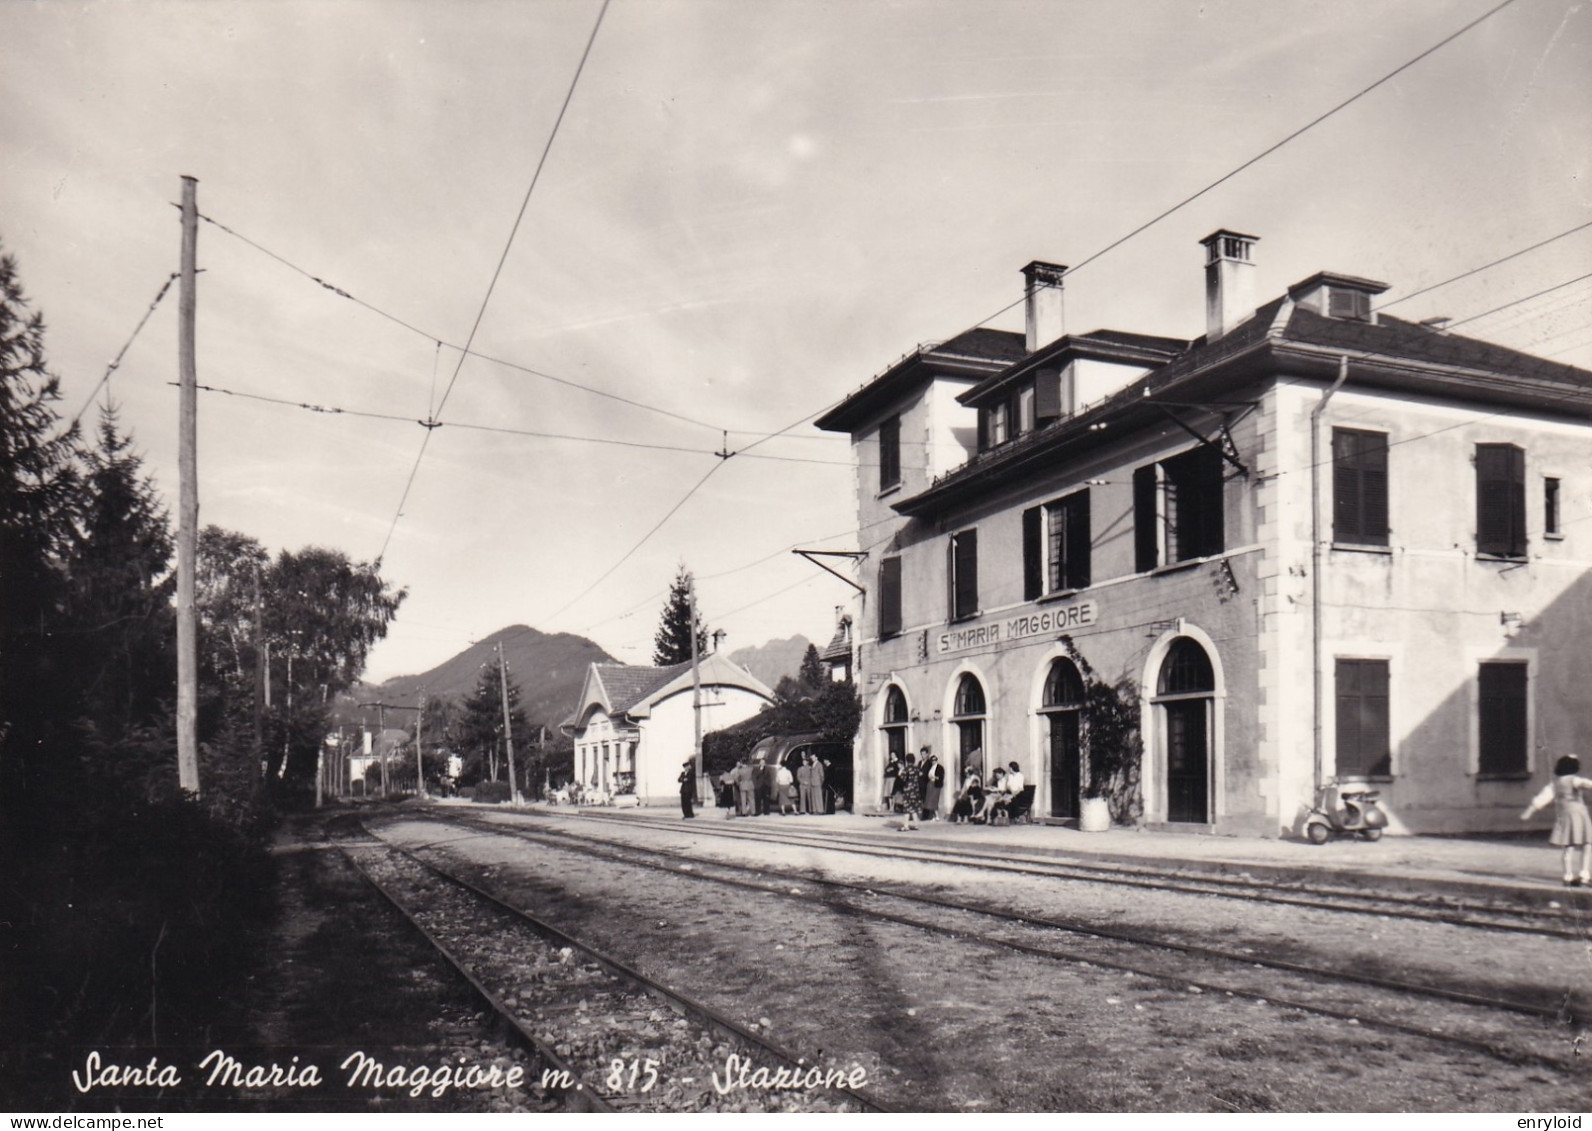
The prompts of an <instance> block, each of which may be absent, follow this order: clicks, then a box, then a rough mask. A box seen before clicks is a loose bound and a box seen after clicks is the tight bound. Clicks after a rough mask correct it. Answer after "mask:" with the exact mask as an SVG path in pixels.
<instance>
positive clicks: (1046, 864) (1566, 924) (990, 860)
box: [536, 810, 1588, 939]
mask: <svg viewBox="0 0 1592 1131" xmlns="http://www.w3.org/2000/svg"><path fill="white" fill-rule="evenodd" d="M579 815H580V817H581V818H583V819H591V820H596V821H603V822H607V823H612V824H616V825H623V826H634V827H639V828H649V829H654V830H657V831H668V832H679V831H680V825H679V822H678V821H665V820H658V821H652V820H648V819H647V818H638V817H616V816H609V815H607V814H602V813H597V812H594V811H591V810H581V811H579ZM536 816H538V817H540V816H542V814H536ZM691 831H692V833H693V834H695V835H697V836H713V837H718V838H722V839H727V840H746V841H752V842H758V843H767V844H782V845H791V846H799V847H805V848H819V849H829V850H835V851H844V852H849V853H852V854H854V855H858V856H874V857H879V858H881V859H895V860H899V859H911V860H927V861H933V862H936V863H947V864H974V865H977V866H978V867H981V868H985V869H990V870H995V871H1000V872H1005V873H1009V874H1013V875H1028V876H1038V877H1046V878H1050V879H1061V880H1082V881H1097V882H1109V883H1114V884H1118V885H1120V886H1123V887H1132V888H1142V889H1144V890H1147V891H1166V892H1176V893H1181V894H1187V895H1213V896H1220V897H1223V898H1226V899H1237V900H1246V901H1249V902H1255V903H1271V904H1278V905H1282V906H1288V907H1299V908H1304V909H1308V910H1314V911H1331V912H1339V913H1344V914H1354V915H1381V916H1388V917H1390V918H1400V919H1407V920H1419V921H1422V922H1429V923H1442V924H1446V925H1449V926H1459V927H1476V928H1483V929H1487V930H1494V931H1507V932H1517V933H1525V934H1538V935H1546V936H1549V937H1554V938H1566V939H1586V938H1587V937H1588V927H1587V925H1586V923H1585V922H1584V921H1577V915H1576V912H1575V911H1574V910H1573V909H1570V908H1565V907H1560V908H1556V909H1555V908H1542V907H1531V906H1485V907H1484V906H1478V905H1475V904H1469V903H1464V902H1459V901H1454V900H1451V899H1448V898H1446V897H1445V898H1442V899H1433V898H1432V897H1430V896H1407V895H1402V894H1398V893H1392V892H1376V893H1367V892H1366V891H1364V890H1363V889H1342V888H1335V887H1333V886H1331V885H1329V884H1325V883H1322V882H1320V881H1317V882H1316V883H1315V884H1313V885H1312V886H1310V887H1304V886H1303V885H1294V884H1288V885H1286V886H1284V885H1279V884H1276V883H1267V882H1265V881H1261V880H1257V879H1255V878H1254V877H1252V876H1244V875H1239V876H1217V875H1198V876H1194V875H1189V874H1186V873H1185V874H1181V875H1179V874H1176V873H1173V874H1167V873H1166V872H1165V871H1156V870H1152V869H1149V868H1134V867H1130V866H1127V865H1122V864H1112V863H1096V862H1084V861H1078V860H1057V859H1055V858H1051V857H1045V856H1036V855H1028V854H1023V853H1020V852H1019V853H1013V852H1012V851H1011V850H1010V848H1008V847H1003V846H993V845H992V846H980V845H970V846H965V847H956V848H947V847H944V846H941V845H937V844H935V843H933V842H932V841H926V840H914V841H913V842H912V843H911V845H910V846H907V845H902V844H897V843H893V842H888V838H885V837H882V836H880V837H877V838H875V837H873V836H869V837H868V839H866V840H863V841H858V840H857V838H856V837H855V836H850V835H843V834H839V833H826V832H822V831H817V830H811V829H800V830H793V829H789V828H779V827H766V828H765V827H762V826H757V827H752V826H744V825H741V824H739V823H737V822H704V823H701V824H698V825H696V826H694V827H693V828H692V830H691ZM1583 918H1584V916H1583Z"/></svg>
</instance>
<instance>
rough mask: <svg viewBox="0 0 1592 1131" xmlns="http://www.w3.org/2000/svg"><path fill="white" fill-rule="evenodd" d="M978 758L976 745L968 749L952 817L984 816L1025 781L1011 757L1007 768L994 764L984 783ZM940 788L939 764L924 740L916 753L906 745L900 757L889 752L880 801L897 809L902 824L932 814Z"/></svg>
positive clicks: (1009, 799) (992, 812) (982, 819)
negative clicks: (882, 797)
mask: <svg viewBox="0 0 1592 1131" xmlns="http://www.w3.org/2000/svg"><path fill="white" fill-rule="evenodd" d="M983 764H984V755H983V752H982V751H980V750H974V751H973V752H972V753H971V754H969V755H968V758H967V765H966V768H965V769H964V770H963V773H962V783H961V786H960V787H959V788H958V789H957V791H956V798H955V801H954V803H953V804H952V806H951V820H952V821H953V822H966V821H974V822H985V821H989V820H991V819H993V818H994V817H995V816H997V815H998V814H999V813H1000V812H1002V811H1004V810H1005V809H1006V808H1007V807H1008V806H1010V804H1011V803H1012V801H1013V800H1015V799H1016V798H1017V797H1018V796H1019V795H1020V794H1021V793H1022V792H1023V787H1024V785H1025V784H1026V783H1025V782H1024V780H1023V772H1022V770H1021V768H1020V767H1019V766H1018V765H1017V763H1016V762H1012V763H1010V764H1009V768H1007V769H1004V770H1000V769H997V770H996V771H995V773H994V774H993V775H992V776H991V778H990V782H989V785H988V786H987V787H986V786H985V784H984V778H983V775H982V774H981V773H980V771H979V767H981V766H982V765H983ZM944 792H945V766H944V765H943V764H941V762H940V760H939V759H938V758H937V757H935V755H934V752H933V750H931V749H930V748H929V747H927V746H925V747H923V749H922V750H920V751H919V752H918V753H917V754H913V753H911V752H910V751H908V752H907V753H906V755H905V756H903V757H901V758H896V757H894V756H893V755H892V756H891V758H890V759H889V761H888V762H886V763H885V768H884V804H885V807H886V808H887V809H889V810H890V811H891V812H895V813H900V814H901V815H902V818H903V819H902V822H901V828H902V829H903V830H911V829H916V828H917V827H918V821H919V820H920V819H921V820H924V821H934V820H938V819H939V814H940V799H941V797H942V795H943V794H944Z"/></svg>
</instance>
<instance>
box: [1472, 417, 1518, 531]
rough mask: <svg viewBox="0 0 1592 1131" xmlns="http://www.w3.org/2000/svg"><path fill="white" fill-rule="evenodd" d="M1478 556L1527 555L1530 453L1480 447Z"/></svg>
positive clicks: (1505, 446) (1495, 446)
mask: <svg viewBox="0 0 1592 1131" xmlns="http://www.w3.org/2000/svg"><path fill="white" fill-rule="evenodd" d="M1476 552H1477V553H1481V554H1494V555H1497V556H1498V557H1509V558H1517V557H1523V556H1524V555H1525V552H1526V453H1525V452H1524V451H1523V450H1522V449H1520V448H1517V447H1515V446H1514V445H1513V444H1477V445H1476Z"/></svg>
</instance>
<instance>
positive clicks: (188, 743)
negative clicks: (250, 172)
mask: <svg viewBox="0 0 1592 1131" xmlns="http://www.w3.org/2000/svg"><path fill="white" fill-rule="evenodd" d="M198 185H199V182H198V181H197V180H195V179H194V178H193V177H188V176H185V177H183V179H182V267H181V280H182V281H181V284H180V288H179V291H178V295H179V298H178V306H177V370H178V387H179V392H178V396H177V405H178V408H177V436H178V439H177V479H178V483H179V491H180V495H179V500H180V501H179V504H178V508H177V784H178V785H179V786H181V787H182V789H183V790H184V791H185V792H188V793H192V794H194V795H195V796H198V794H199V656H198V644H197V641H198V631H197V624H198V619H197V616H196V614H195V610H194V579H195V576H196V573H197V566H198V560H199V478H198V476H199V458H198V440H197V438H198V431H199V374H198V369H197V368H196V366H195V364H194V309H195V297H194V280H195V278H196V276H197V272H196V270H195V266H194V264H195V260H196V259H197V255H198V244H199V203H198Z"/></svg>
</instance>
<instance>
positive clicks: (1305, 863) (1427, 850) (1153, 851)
mask: <svg viewBox="0 0 1592 1131" xmlns="http://www.w3.org/2000/svg"><path fill="white" fill-rule="evenodd" d="M527 808H528V809H532V810H542V811H544V812H546V813H548V814H560V815H564V816H569V815H573V814H580V815H582V816H591V817H597V818H601V819H615V820H625V819H636V818H642V819H648V820H653V821H656V820H660V819H665V820H667V819H670V818H672V819H674V820H681V821H682V827H686V823H685V822H684V821H683V820H682V818H681V817H680V811H679V809H678V808H665V807H663V806H661V805H653V806H643V807H633V808H616V807H609V806H598V807H592V808H589V809H587V808H571V807H569V806H544V805H541V804H539V803H538V804H535V805H532V806H528V807H527ZM697 814H698V820H700V821H703V822H720V821H723V822H726V823H727V824H729V825H736V824H743V823H744V824H745V825H747V826H748V827H751V828H767V827H775V828H789V829H791V830H792V831H795V830H797V829H812V830H814V831H819V830H822V831H826V832H830V833H840V834H842V835H844V836H846V837H850V838H856V839H858V840H859V841H888V842H889V843H891V844H893V845H898V844H900V843H902V842H906V841H908V840H915V841H919V842H923V843H932V844H933V845H934V846H935V847H936V849H939V850H943V849H946V848H960V849H965V850H967V851H969V852H973V853H978V854H988V855H990V856H991V857H992V858H1000V859H1016V858H1019V857H1023V856H1028V857H1035V858H1045V859H1052V860H1074V861H1077V862H1079V863H1090V862H1093V863H1099V864H1111V865H1115V866H1120V867H1124V868H1133V869H1143V870H1145V871H1152V872H1158V873H1162V874H1171V873H1176V874H1180V875H1200V874H1203V875H1213V876H1229V877H1238V878H1245V877H1247V878H1250V879H1253V880H1256V881H1258V882H1262V883H1270V884H1278V885H1296V886H1299V887H1301V888H1309V887H1321V886H1331V887H1334V888H1354V887H1363V888H1365V889H1368V890H1371V889H1374V890H1376V891H1380V892H1398V893H1403V894H1409V895H1422V894H1424V895H1429V896H1431V897H1433V898H1445V897H1446V898H1451V899H1465V898H1470V899H1485V900H1492V901H1501V902H1517V903H1521V904H1526V905H1532V906H1538V907H1545V906H1549V905H1551V904H1554V903H1561V904H1563V905H1566V906H1568V905H1569V904H1570V903H1571V902H1572V901H1573V902H1574V903H1575V904H1576V905H1583V904H1584V905H1586V906H1588V907H1589V908H1592V888H1571V887H1565V886H1564V884H1563V882H1562V873H1561V871H1560V859H1561V858H1560V850H1559V849H1557V848H1554V847H1553V846H1551V845H1549V844H1548V833H1547V830H1546V829H1536V830H1527V828H1526V826H1522V832H1521V834H1520V835H1518V836H1505V835H1495V836H1384V837H1383V838H1382V839H1381V840H1378V841H1366V840H1361V839H1358V838H1351V837H1339V838H1334V839H1333V840H1330V841H1328V842H1327V843H1326V844H1322V845H1314V844H1310V843H1308V842H1306V841H1302V840H1283V839H1265V838H1259V837H1255V838H1245V837H1230V836H1215V835H1211V834H1206V833H1185V832H1176V831H1167V830H1163V829H1157V830H1146V829H1130V828H1113V829H1110V830H1107V831H1105V832H1081V831H1079V830H1078V829H1075V828H1071V827H1068V826H1064V825H1053V824H1018V825H995V826H987V825H953V824H950V823H949V822H946V821H929V822H919V827H918V829H917V831H915V832H905V831H901V830H900V825H901V817H900V816H899V815H879V816H858V815H855V814H851V813H836V814H833V815H829V816H800V815H795V814H792V815H788V816H779V815H769V816H763V817H732V816H730V815H729V812H728V811H727V810H724V809H716V808H710V809H704V808H700V807H699V808H698V810H697Z"/></svg>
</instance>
